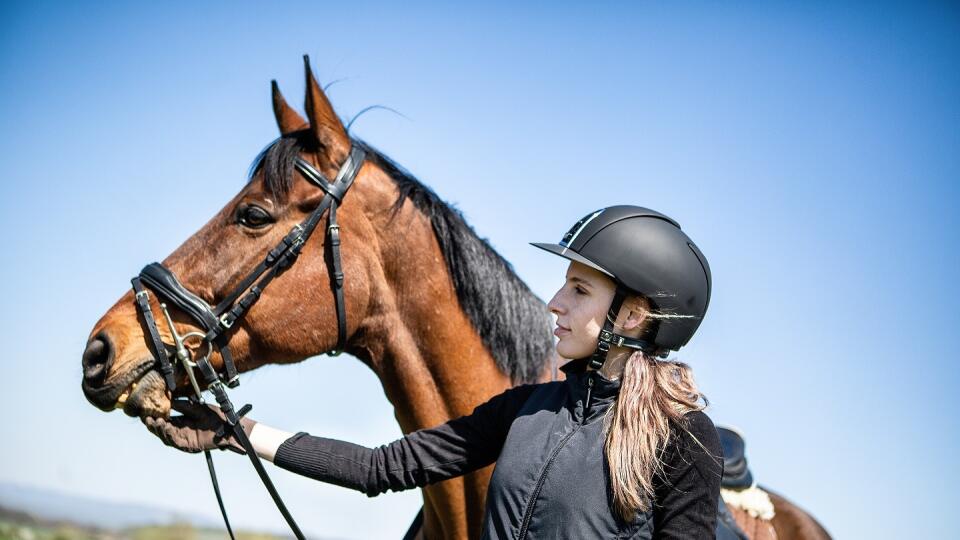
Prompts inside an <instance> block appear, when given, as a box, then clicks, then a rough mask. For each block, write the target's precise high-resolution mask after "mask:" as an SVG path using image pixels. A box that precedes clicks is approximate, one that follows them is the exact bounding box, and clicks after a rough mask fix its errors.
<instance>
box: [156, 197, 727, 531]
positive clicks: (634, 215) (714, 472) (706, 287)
mask: <svg viewBox="0 0 960 540" xmlns="http://www.w3.org/2000/svg"><path fill="white" fill-rule="evenodd" d="M534 245H535V246H537V247H539V248H542V249H545V250H547V251H550V252H552V253H555V254H557V255H560V256H562V257H565V258H567V259H569V260H570V261H571V262H570V265H569V268H568V269H567V275H566V281H565V283H564V285H563V286H562V287H561V288H560V290H559V291H557V293H556V295H554V297H553V299H552V300H550V303H549V304H548V307H549V309H550V311H551V312H552V313H554V314H555V315H556V316H557V328H556V330H555V332H554V334H555V335H556V336H557V337H558V338H559V341H558V343H557V351H558V352H559V353H560V355H561V356H563V357H566V358H574V359H576V360H573V361H571V362H569V363H567V364H566V365H564V366H563V367H562V368H561V369H562V370H563V371H564V372H565V373H566V380H565V381H561V382H550V383H544V384H535V385H524V386H519V387H516V388H512V389H509V390H507V391H506V392H504V393H502V394H500V395H498V396H495V397H493V398H492V399H490V400H489V401H488V402H486V403H484V404H482V405H480V406H478V407H477V408H476V409H475V410H474V411H473V413H472V414H470V415H468V416H464V417H461V418H457V419H454V420H451V421H449V422H447V423H445V424H442V425H440V426H437V427H434V428H430V429H423V430H420V431H416V432H413V433H410V434H409V435H407V436H405V437H403V438H402V439H400V440H398V441H395V442H393V443H391V444H389V445H385V446H381V447H379V448H376V449H369V448H365V447H362V446H358V445H355V444H351V443H348V442H343V441H338V440H334V439H327V438H322V437H315V436H312V435H309V434H306V433H297V434H295V435H294V434H291V433H287V432H284V431H280V430H276V429H274V428H271V427H268V426H264V425H262V424H258V423H256V422H254V421H252V420H250V419H244V420H243V422H244V430H245V432H246V433H247V434H248V436H249V437H250V440H251V442H252V443H253V446H254V448H255V449H256V451H257V454H259V455H260V456H261V457H262V458H264V459H268V460H270V461H273V462H274V463H275V464H276V465H278V466H280V467H283V468H285V469H288V470H290V471H293V472H296V473H298V474H302V475H306V476H309V477H312V478H315V479H318V480H322V481H324V482H330V483H333V484H337V485H340V486H344V487H348V488H351V489H356V490H359V491H363V492H365V493H367V494H368V495H370V496H374V495H377V494H380V493H383V492H385V491H387V490H388V489H389V490H393V491H399V490H403V489H410V488H413V487H421V486H424V485H426V484H430V483H433V482H439V481H442V480H446V479H448V478H452V477H455V476H459V475H462V474H466V473H468V472H471V471H474V470H476V469H479V468H481V467H485V466H487V465H489V464H491V463H494V462H496V468H495V469H494V473H493V476H492V477H491V480H490V486H489V489H488V491H487V506H486V512H485V517H484V532H483V537H484V538H513V539H518V540H519V539H523V538H610V537H617V538H622V537H626V538H684V539H690V538H713V537H714V528H715V526H716V512H717V502H718V496H719V493H720V477H721V475H722V459H721V449H720V442H719V439H718V436H717V432H716V430H715V428H714V426H713V423H712V422H711V421H710V419H709V418H708V417H707V416H706V415H705V414H704V413H703V412H702V409H703V408H704V407H705V406H706V403H705V399H704V398H703V396H702V395H701V394H700V392H699V390H698V389H697V387H696V384H695V382H694V380H693V374H692V371H691V370H690V368H689V367H688V366H686V365H684V364H681V363H678V362H671V361H666V360H664V359H663V358H665V357H666V356H667V354H669V352H670V351H672V350H677V349H679V348H680V347H682V346H683V345H685V344H686V343H687V341H689V339H690V338H691V337H692V336H693V334H694V333H695V332H696V330H697V328H698V327H699V325H700V321H701V320H702V318H703V315H704V313H705V312H706V309H707V304H708V303H709V299H710V286H711V285H710V268H709V266H708V265H707V261H706V259H705V258H704V257H703V254H702V253H700V250H699V249H697V247H696V246H695V245H694V243H693V242H692V241H691V240H690V239H689V238H688V237H687V236H686V234H684V233H683V232H682V231H681V230H680V227H679V225H678V224H677V223H676V222H674V221H673V220H671V219H670V218H668V217H666V216H664V215H663V214H660V213H657V212H654V211H652V210H648V209H646V208H639V207H635V206H614V207H610V208H606V209H603V210H598V211H596V212H593V213H592V214H590V215H588V216H586V217H584V218H583V219H581V220H580V221H578V222H577V223H576V224H575V225H574V226H573V228H572V229H570V231H569V232H567V234H566V235H565V236H564V237H563V240H562V241H561V242H560V243H559V244H534ZM174 407H175V408H176V409H177V410H178V411H180V412H181V413H182V414H183V416H179V417H174V418H171V419H170V420H162V419H153V418H146V419H144V422H145V423H146V424H147V426H148V428H150V430H151V431H152V432H154V433H155V434H156V435H158V436H159V437H160V438H161V439H162V440H163V441H164V442H165V443H167V444H168V445H171V446H175V447H177V448H180V449H181V450H185V451H190V452H199V451H201V450H203V449H206V448H226V449H232V450H235V451H240V452H242V449H241V448H240V446H239V444H238V443H237V442H236V441H234V440H232V439H231V438H229V437H220V436H218V435H217V434H216V432H217V429H218V428H219V427H220V426H221V425H222V422H223V420H222V416H221V415H220V411H219V410H218V409H216V407H212V406H211V407H207V406H198V405H192V404H187V403H175V405H174Z"/></svg>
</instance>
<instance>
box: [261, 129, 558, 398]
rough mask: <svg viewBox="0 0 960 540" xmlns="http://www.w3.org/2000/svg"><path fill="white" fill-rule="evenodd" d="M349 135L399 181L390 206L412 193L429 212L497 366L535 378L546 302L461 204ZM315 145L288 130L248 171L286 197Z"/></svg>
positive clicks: (516, 376) (545, 340)
mask: <svg viewBox="0 0 960 540" xmlns="http://www.w3.org/2000/svg"><path fill="white" fill-rule="evenodd" d="M353 143H354V144H356V145H358V146H361V147H362V148H363V149H364V150H366V151H367V159H369V160H370V161H372V162H373V163H374V164H375V165H377V166H378V167H380V169H381V170H383V171H384V172H385V173H386V174H387V175H388V176H389V177H390V178H391V179H392V180H393V181H394V182H395V183H396V185H397V191H398V192H399V195H398V196H397V200H396V201H395V203H394V207H393V211H394V214H396V212H397V211H399V209H400V207H401V206H402V205H403V203H404V202H405V201H408V200H409V201H410V202H411V203H413V205H414V206H415V207H416V208H417V209H418V210H420V211H421V212H422V213H423V214H424V215H425V216H426V217H428V218H429V219H430V223H431V225H432V226H433V232H434V234H435V235H436V237H437V242H439V244H440V251H442V252H443V257H444V259H445V260H446V262H447V270H448V271H449V272H450V276H451V277H452V278H453V285H454V288H455V289H456V291H457V299H458V300H459V302H460V307H461V308H462V309H463V311H464V313H466V315H467V318H468V319H469V320H470V322H471V323H472V324H473V327H474V328H475V329H476V330H477V333H478V334H479V335H480V338H481V340H482V341H483V344H484V346H486V348H487V351H489V352H490V354H491V355H492V356H493V358H494V360H495V361H496V363H497V367H499V368H500V370H501V371H502V372H503V373H504V374H507V375H509V376H510V379H511V380H512V381H513V382H514V383H515V384H521V383H529V382H534V381H536V380H537V379H538V378H539V375H540V374H541V373H542V372H543V368H544V366H545V364H546V362H547V361H548V360H549V358H550V357H551V355H552V351H553V340H552V339H551V338H550V326H551V324H552V321H551V318H550V315H549V312H548V311H547V309H546V307H545V306H544V304H543V302H542V301H541V300H540V299H539V298H537V297H536V295H534V294H533V292H532V291H531V290H530V288H529V287H527V285H526V284H525V283H524V282H523V281H522V280H521V279H520V278H519V277H518V276H517V275H516V273H514V271H513V268H512V267H511V265H510V263H508V262H507V261H506V260H504V258H503V257H501V256H500V254H499V253H497V252H496V250H494V249H493V247H491V246H490V244H489V243H488V242H487V241H486V240H485V239H483V238H480V237H479V236H477V234H476V233H475V232H474V230H473V228H472V227H470V225H468V224H467V222H466V221H465V220H464V218H463V214H462V213H460V211H459V210H457V209H456V208H453V207H452V206H450V205H449V204H447V203H446V202H444V201H443V200H441V199H440V197H438V196H437V194H436V193H434V191H433V190H431V189H430V188H429V187H427V186H425V185H424V184H423V183H422V182H420V181H419V180H417V179H416V178H415V177H414V176H413V175H412V174H411V173H410V172H408V171H407V170H406V169H404V168H403V167H401V166H400V165H398V164H396V163H395V162H394V161H393V160H391V159H390V158H389V157H387V156H385V155H384V154H383V153H381V152H380V151H379V150H377V149H375V148H373V147H372V146H370V145H369V144H367V143H365V142H363V141H360V140H354V141H353ZM316 145H317V143H316V139H314V138H313V136H312V134H311V133H310V132H309V131H298V132H294V133H290V134H288V135H285V136H283V137H281V138H279V139H277V140H276V141H275V142H274V143H272V144H271V145H270V146H268V147H267V148H266V149H265V150H264V151H263V152H261V153H260V155H259V156H257V158H256V160H254V163H253V165H252V166H251V174H250V177H251V178H253V176H255V175H256V173H257V172H259V171H263V174H264V183H265V185H266V187H267V189H268V190H270V191H271V193H272V194H274V196H276V197H277V198H278V199H281V200H283V199H284V198H285V197H286V196H287V194H288V193H289V192H290V188H291V186H292V183H293V170H294V165H293V164H294V160H295V159H296V157H297V156H298V155H299V154H300V152H301V151H303V150H306V151H310V150H315V149H316Z"/></svg>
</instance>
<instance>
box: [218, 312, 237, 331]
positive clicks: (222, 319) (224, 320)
mask: <svg viewBox="0 0 960 540" xmlns="http://www.w3.org/2000/svg"><path fill="white" fill-rule="evenodd" d="M227 315H230V312H229V311H228V312H226V313H224V314H223V315H221V316H220V324H221V325H223V327H224V329H226V330H229V329H230V327H231V326H233V323H235V322H237V321H236V319H234V320H232V321H231V320H230V319H228V318H227Z"/></svg>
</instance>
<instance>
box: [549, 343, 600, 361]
mask: <svg viewBox="0 0 960 540" xmlns="http://www.w3.org/2000/svg"><path fill="white" fill-rule="evenodd" d="M592 352H593V350H592V349H591V350H585V348H584V347H583V346H577V345H575V344H572V343H569V342H566V343H565V342H564V340H563V339H562V338H561V339H560V341H559V342H557V354H559V355H560V356H562V357H563V358H569V359H571V360H573V359H576V358H583V357H585V356H589V355H590V353H592Z"/></svg>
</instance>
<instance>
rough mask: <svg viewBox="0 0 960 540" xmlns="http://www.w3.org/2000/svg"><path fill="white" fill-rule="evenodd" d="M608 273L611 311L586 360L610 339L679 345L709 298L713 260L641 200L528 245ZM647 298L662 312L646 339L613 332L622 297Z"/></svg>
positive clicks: (598, 361)
mask: <svg viewBox="0 0 960 540" xmlns="http://www.w3.org/2000/svg"><path fill="white" fill-rule="evenodd" d="M531 245H533V246H536V247H538V248H540V249H543V250H546V251H549V252H550V253H554V254H556V255H560V256H561V257H564V258H566V259H569V260H571V261H577V262H579V263H582V264H585V265H587V266H589V267H591V268H594V269H596V270H599V271H601V272H603V273H604V274H607V275H608V276H610V277H611V278H613V280H614V281H615V282H616V284H617V291H616V294H615V295H614V297H613V302H612V303H611V305H610V312H609V313H610V315H609V316H608V317H607V320H606V322H605V323H604V326H603V329H602V330H601V331H600V337H599V339H598V342H597V349H596V351H594V354H593V357H592V359H591V366H592V367H594V368H595V369H599V368H600V366H602V365H603V362H604V360H606V355H607V351H608V350H610V345H617V346H624V347H630V348H633V349H639V350H643V351H645V352H647V353H650V354H654V355H657V356H666V355H667V354H669V352H670V351H675V350H677V349H679V348H680V347H683V346H684V345H686V344H687V342H688V341H690V338H691V337H693V334H694V333H695V332H696V331H697V328H698V327H699V326H700V321H702V320H703V316H704V314H705V313H706V312H707V305H709V303H710V265H709V264H707V259H706V257H704V256H703V253H701V252H700V249H699V248H697V246H696V245H695V244H694V243H693V241H692V240H690V238H689V237H688V236H687V235H686V234H684V232H683V231H681V230H680V225H679V224H678V223H677V222H676V221H674V220H672V219H670V218H669V217H667V216H665V215H663V214H661V213H659V212H655V211H653V210H650V209H648V208H641V207H639V206H611V207H608V208H603V209H601V210H597V211H596V212H592V213H590V214H588V215H587V216H585V217H584V218H583V219H581V220H580V221H578V222H577V223H576V224H575V225H574V226H573V227H572V228H571V229H570V230H569V231H568V232H567V234H565V235H564V236H563V240H561V241H560V243H559V244H543V243H534V244H531ZM630 293H638V294H641V295H643V296H644V297H646V298H647V299H648V300H649V301H650V303H651V304H652V307H653V309H654V310H655V311H656V312H657V313H658V314H660V315H662V316H663V317H660V318H657V319H655V322H654V324H653V326H652V327H651V328H650V330H649V332H648V333H647V334H646V335H645V336H644V338H643V339H632V338H628V337H626V336H621V335H618V334H616V333H614V332H613V323H612V321H614V320H616V316H617V314H618V313H619V312H620V306H621V304H622V303H623V300H624V298H626V297H627V295H629V294H630Z"/></svg>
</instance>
